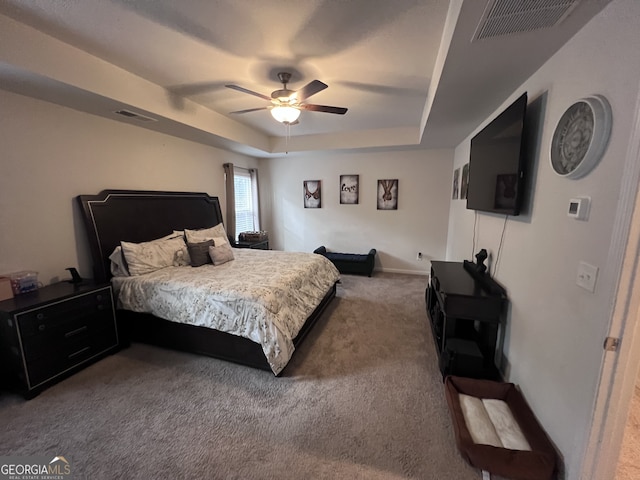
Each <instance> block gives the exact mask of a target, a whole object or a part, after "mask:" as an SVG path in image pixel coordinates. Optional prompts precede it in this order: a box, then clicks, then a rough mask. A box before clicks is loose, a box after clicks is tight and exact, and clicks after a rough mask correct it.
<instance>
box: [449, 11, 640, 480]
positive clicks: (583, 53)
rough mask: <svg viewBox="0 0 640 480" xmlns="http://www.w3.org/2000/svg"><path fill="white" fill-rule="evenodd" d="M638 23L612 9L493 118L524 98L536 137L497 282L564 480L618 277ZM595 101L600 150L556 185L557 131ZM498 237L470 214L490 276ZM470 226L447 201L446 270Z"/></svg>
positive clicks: (577, 448)
mask: <svg viewBox="0 0 640 480" xmlns="http://www.w3.org/2000/svg"><path fill="white" fill-rule="evenodd" d="M639 20H640V3H638V2H635V1H632V0H621V1H615V2H613V3H612V4H611V5H610V6H609V7H607V8H605V10H604V11H603V12H602V13H601V14H600V15H598V16H597V17H596V18H595V19H594V20H593V21H592V22H591V23H590V24H588V25H587V26H586V27H585V28H584V29H583V30H582V31H580V32H579V33H578V34H577V35H576V36H575V37H574V38H573V39H571V40H570V41H569V42H568V44H567V45H566V46H565V47H564V48H562V49H561V50H560V51H559V52H558V53H557V54H556V55H555V56H554V57H553V58H552V59H550V60H549V61H548V62H547V63H546V64H545V65H544V66H543V67H542V68H541V69H540V70H539V71H538V72H536V73H535V74H534V75H533V76H532V77H531V78H530V79H529V80H528V81H527V82H526V83H525V84H524V85H523V86H522V87H521V88H519V89H518V90H517V91H516V92H514V94H513V95H512V97H511V98H510V99H508V100H507V101H506V102H505V103H504V105H502V106H501V107H500V108H498V109H497V110H496V112H495V114H497V113H498V112H500V111H502V109H503V108H505V107H506V106H507V105H508V104H509V103H511V101H513V100H514V99H515V98H516V97H517V96H519V95H520V94H521V93H522V92H524V91H528V93H529V101H530V102H531V104H532V106H533V107H534V108H533V114H534V118H537V120H538V123H539V125H540V128H539V130H538V131H537V132H536V134H537V139H536V141H535V143H534V145H533V148H532V154H533V159H532V160H533V161H532V164H531V167H532V168H531V171H530V173H529V175H530V183H531V189H530V192H529V193H530V195H531V199H530V201H528V207H526V208H525V212H524V215H521V216H520V217H516V218H510V219H509V220H508V221H507V223H506V230H505V233H504V246H503V249H502V253H501V256H500V263H499V269H498V271H497V273H496V275H495V276H496V278H497V280H498V281H500V282H501V283H502V284H503V285H504V286H505V287H506V289H507V291H508V295H509V299H510V309H509V314H508V318H507V329H506V343H505V348H504V351H505V354H506V357H507V359H508V363H509V365H507V368H506V370H507V372H506V373H507V378H508V379H509V380H510V381H513V382H515V383H517V384H519V385H520V387H521V389H522V391H523V392H524V394H525V397H526V398H527V400H528V401H529V403H530V404H531V406H532V408H533V410H534V411H535V413H536V415H537V416H538V417H539V419H540V420H541V422H542V424H543V426H544V427H545V429H546V430H547V432H548V433H549V434H550V436H551V438H552V440H553V441H554V442H555V443H556V444H557V445H558V447H559V449H560V450H561V452H562V454H563V455H564V457H565V462H566V466H567V476H566V478H571V479H573V478H576V479H577V478H581V477H580V469H581V463H582V460H583V454H584V448H585V442H586V439H587V434H588V431H589V427H590V425H591V414H592V412H593V406H594V401H595V394H596V391H597V386H598V380H599V376H600V368H601V363H602V359H603V349H602V343H603V340H604V338H605V336H606V334H607V331H608V325H609V319H610V316H611V306H612V302H613V298H614V294H615V283H616V280H617V278H618V275H619V272H620V264H619V261H618V260H617V258H616V255H615V252H614V251H612V250H611V248H612V242H611V241H612V236H613V235H614V225H615V218H616V212H617V208H618V201H619V198H618V197H619V194H620V185H621V180H622V169H623V165H624V162H625V158H626V155H627V144H628V142H629V139H630V135H631V132H630V128H631V125H632V124H633V123H632V119H633V115H634V113H635V112H634V106H635V105H636V100H637V98H638V94H639V92H638V79H639V78H640V63H639V62H637V61H636V59H637V56H638V53H637V52H638V51H640V36H639V35H638V25H640V22H639ZM592 94H602V95H604V96H605V97H606V98H607V99H608V100H609V102H610V103H611V106H612V110H613V130H612V134H611V140H610V143H609V146H608V149H607V151H606V153H605V155H604V157H603V159H602V160H601V162H600V164H599V165H598V166H597V167H596V168H595V169H594V170H593V171H592V172H591V173H590V174H589V175H587V176H586V177H584V178H581V179H578V180H569V179H565V178H561V177H559V176H557V175H556V174H555V173H554V172H553V171H552V169H551V166H550V163H549V153H548V152H549V144H550V142H551V138H552V136H553V131H554V129H555V125H556V124H557V122H558V120H559V118H560V116H561V115H562V113H563V112H564V111H565V110H566V109H567V108H568V107H569V106H570V105H571V104H572V103H574V102H575V101H576V100H578V99H580V98H582V97H585V96H588V95H592ZM482 126H484V125H480V126H478V130H479V129H480V128H481V127H482ZM474 133H475V132H474ZM534 137H536V135H534ZM469 140H470V139H467V140H466V141H464V142H463V143H462V144H461V145H459V146H458V147H457V148H456V150H455V161H454V168H459V167H461V166H462V165H463V164H465V163H466V162H468V161H469V149H470V147H469ZM576 196H590V197H591V214H590V217H589V220H588V221H586V222H585V221H578V220H574V219H572V218H569V217H568V216H567V214H566V211H567V208H568V204H569V200H570V199H571V198H573V197H576ZM503 225H504V216H499V215H491V214H478V219H477V232H476V237H477V249H476V250H478V249H480V248H486V249H487V250H489V251H490V252H491V253H492V254H493V260H494V265H495V257H496V254H497V251H498V248H499V245H500V239H501V236H502V229H503ZM473 226H474V214H473V213H472V212H471V211H469V210H466V209H465V206H464V202H461V201H459V200H453V201H452V202H451V209H450V217H449V242H448V246H447V258H448V259H449V260H462V259H469V258H470V256H471V250H472V238H473ZM618 226H619V225H618ZM580 261H585V262H588V263H590V264H592V265H595V266H597V267H599V269H600V271H599V273H598V280H597V285H596V290H595V292H594V293H591V292H589V291H586V290H583V289H582V288H580V287H578V286H577V285H576V276H577V269H578V263H579V262H580Z"/></svg>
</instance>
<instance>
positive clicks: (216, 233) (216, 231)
mask: <svg viewBox="0 0 640 480" xmlns="http://www.w3.org/2000/svg"><path fill="white" fill-rule="evenodd" d="M184 235H185V237H186V238H187V243H202V242H206V241H207V240H214V239H215V238H224V239H226V238H227V232H226V231H225V229H224V225H222V223H219V224H218V225H216V226H215V227H211V228H203V229H201V230H188V229H185V230H184ZM214 243H215V240H214Z"/></svg>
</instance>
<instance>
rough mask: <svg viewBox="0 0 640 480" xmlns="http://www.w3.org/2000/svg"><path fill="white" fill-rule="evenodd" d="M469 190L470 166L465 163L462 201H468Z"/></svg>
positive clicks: (461, 185) (461, 188) (461, 189)
mask: <svg viewBox="0 0 640 480" xmlns="http://www.w3.org/2000/svg"><path fill="white" fill-rule="evenodd" d="M468 190H469V164H468V163H465V164H464V166H463V167H462V179H461V180H460V200H466V199H467V191H468Z"/></svg>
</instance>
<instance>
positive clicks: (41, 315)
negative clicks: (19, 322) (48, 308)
mask: <svg viewBox="0 0 640 480" xmlns="http://www.w3.org/2000/svg"><path fill="white" fill-rule="evenodd" d="M36 318H37V319H38V320H42V319H43V318H44V313H39V314H37V315H36Z"/></svg>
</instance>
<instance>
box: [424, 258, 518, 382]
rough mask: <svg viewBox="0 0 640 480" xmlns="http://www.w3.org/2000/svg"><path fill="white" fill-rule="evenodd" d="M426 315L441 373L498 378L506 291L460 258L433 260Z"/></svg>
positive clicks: (427, 292)
mask: <svg viewBox="0 0 640 480" xmlns="http://www.w3.org/2000/svg"><path fill="white" fill-rule="evenodd" d="M425 299H426V304H427V314H428V316H429V320H430V324H431V331H432V334H433V339H434V341H435V344H436V352H437V354H438V360H439V366H440V371H441V372H442V376H443V377H445V376H447V375H457V376H462V377H473V378H488V379H499V372H498V368H497V367H496V362H495V357H496V344H497V339H498V332H499V330H500V323H501V319H502V315H503V311H504V307H505V305H506V302H507V297H506V294H505V291H504V289H503V288H502V287H501V286H500V285H499V284H498V283H496V282H495V281H494V280H493V279H491V277H489V275H487V274H476V273H475V272H470V271H469V269H468V267H467V268H465V265H464V264H463V263H462V262H439V261H433V262H431V278H430V281H429V285H428V286H427V290H426V292H425Z"/></svg>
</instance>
